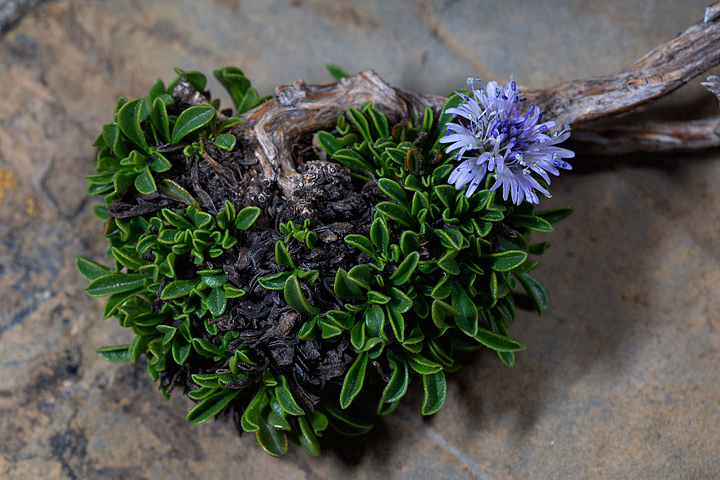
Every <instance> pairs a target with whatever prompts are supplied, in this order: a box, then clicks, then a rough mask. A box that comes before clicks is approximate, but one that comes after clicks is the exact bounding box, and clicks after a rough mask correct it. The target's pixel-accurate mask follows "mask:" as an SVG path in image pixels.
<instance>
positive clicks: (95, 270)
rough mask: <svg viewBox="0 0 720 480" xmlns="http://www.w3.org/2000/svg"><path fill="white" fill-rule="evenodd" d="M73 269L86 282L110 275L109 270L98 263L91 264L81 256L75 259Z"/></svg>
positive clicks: (90, 261)
mask: <svg viewBox="0 0 720 480" xmlns="http://www.w3.org/2000/svg"><path fill="white" fill-rule="evenodd" d="M75 267H76V268H77V271H78V273H80V276H82V277H83V278H84V279H85V280H87V281H88V282H92V281H93V280H95V279H97V278H100V277H103V276H105V275H108V274H110V273H112V272H111V271H110V269H109V268H107V267H105V266H103V265H100V264H99V263H96V262H93V261H92V260H89V259H87V258H85V257H83V256H81V255H78V256H77V257H76V259H75Z"/></svg>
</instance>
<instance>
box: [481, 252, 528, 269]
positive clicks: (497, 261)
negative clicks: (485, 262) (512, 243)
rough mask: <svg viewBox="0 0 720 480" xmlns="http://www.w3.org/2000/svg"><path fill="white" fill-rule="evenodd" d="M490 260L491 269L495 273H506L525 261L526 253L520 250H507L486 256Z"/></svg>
mask: <svg viewBox="0 0 720 480" xmlns="http://www.w3.org/2000/svg"><path fill="white" fill-rule="evenodd" d="M487 257H489V258H491V259H492V269H493V270H495V271H496V272H507V271H510V270H512V269H513V268H515V267H517V266H518V265H520V264H521V263H523V262H524V261H525V259H526V258H527V253H525V252H523V251H522V250H508V251H506V252H498V253H493V254H490V255H487Z"/></svg>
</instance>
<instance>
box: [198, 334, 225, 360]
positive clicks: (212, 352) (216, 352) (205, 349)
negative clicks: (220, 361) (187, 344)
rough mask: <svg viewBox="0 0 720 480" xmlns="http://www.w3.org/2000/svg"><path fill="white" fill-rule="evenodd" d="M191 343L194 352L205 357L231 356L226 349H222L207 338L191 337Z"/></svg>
mask: <svg viewBox="0 0 720 480" xmlns="http://www.w3.org/2000/svg"><path fill="white" fill-rule="evenodd" d="M192 345H193V348H195V351H196V352H198V353H199V354H200V355H203V356H206V357H222V358H230V357H231V356H232V355H231V354H230V352H228V351H227V350H224V349H222V348H220V347H218V346H217V345H214V344H212V343H210V342H208V341H207V340H203V339H202V338H197V337H196V338H193V340H192Z"/></svg>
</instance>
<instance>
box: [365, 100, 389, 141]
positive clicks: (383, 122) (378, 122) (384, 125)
mask: <svg viewBox="0 0 720 480" xmlns="http://www.w3.org/2000/svg"><path fill="white" fill-rule="evenodd" d="M367 113H368V114H369V115H370V118H371V119H372V122H373V126H374V127H375V131H377V134H378V136H379V137H380V138H388V137H390V129H389V127H388V119H387V117H386V116H385V115H383V113H382V112H381V111H380V110H378V109H377V108H375V107H373V106H371V107H370V108H368V109H367Z"/></svg>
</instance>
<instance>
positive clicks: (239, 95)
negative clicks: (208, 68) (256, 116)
mask: <svg viewBox="0 0 720 480" xmlns="http://www.w3.org/2000/svg"><path fill="white" fill-rule="evenodd" d="M213 74H214V75H215V78H217V79H218V81H219V82H220V83H221V84H222V86H223V87H225V90H227V91H228V93H229V94H230V96H231V97H232V100H233V103H234V104H235V108H238V106H239V105H241V104H242V103H243V99H244V98H245V95H246V94H247V91H248V90H249V89H250V80H248V79H247V77H245V74H244V73H243V72H242V70H240V69H239V68H237V67H225V68H223V69H221V70H215V71H214V72H213ZM238 113H242V112H238Z"/></svg>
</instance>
